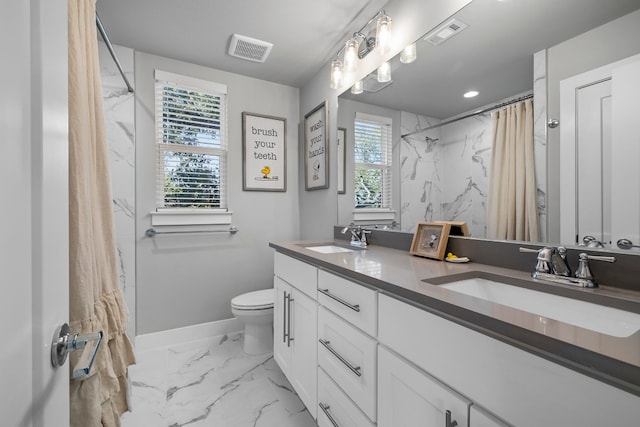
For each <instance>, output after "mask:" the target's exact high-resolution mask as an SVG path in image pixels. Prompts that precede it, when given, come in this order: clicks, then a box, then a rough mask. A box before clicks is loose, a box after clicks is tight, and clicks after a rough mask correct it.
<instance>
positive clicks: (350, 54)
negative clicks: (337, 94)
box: [329, 10, 391, 90]
mask: <svg viewBox="0 0 640 427" xmlns="http://www.w3.org/2000/svg"><path fill="white" fill-rule="evenodd" d="M374 23H375V36H374V35H373V34H374V33H373V30H374V29H373V28H370V27H373V24H374ZM374 48H377V49H378V50H379V51H380V53H381V55H385V54H386V53H388V52H389V50H390V49H391V18H389V16H387V14H386V13H385V12H384V10H380V11H379V12H378V13H376V15H375V16H374V17H373V18H371V19H370V20H369V22H367V23H366V25H364V26H363V27H362V28H360V30H358V31H356V32H355V33H353V37H352V38H350V39H349V40H347V42H346V43H345V44H344V46H342V48H341V49H340V50H339V51H338V53H337V54H336V59H334V60H333V61H332V62H331V70H330V72H331V77H330V81H329V87H330V88H331V89H340V87H341V86H342V78H343V75H344V73H352V72H354V71H356V70H357V68H358V62H359V60H360V59H362V58H364V57H365V56H367V55H368V54H369V53H370V52H371V51H372V50H373V49H374ZM341 58H342V60H341ZM381 68H382V70H383V74H382V76H381V75H380V71H378V76H379V77H378V78H379V79H380V78H383V79H385V78H386V79H387V80H379V81H380V82H387V81H390V80H391V68H390V67H389V65H388V64H387V65H386V66H385V65H384V64H383V65H382V66H381ZM380 76H381V77H380ZM357 85H358V83H356V84H354V86H356V90H358V87H357ZM362 86H364V84H362Z"/></svg>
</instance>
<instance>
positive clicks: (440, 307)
mask: <svg viewBox="0 0 640 427" xmlns="http://www.w3.org/2000/svg"><path fill="white" fill-rule="evenodd" d="M323 243H324V244H331V245H333V244H335V245H339V246H345V247H349V246H348V244H347V245H345V242H344V241H336V242H310V241H304V242H277V243H270V246H271V247H272V248H274V249H275V250H277V251H278V252H281V253H283V254H286V255H289V256H292V257H294V258H297V259H300V260H302V261H305V262H307V263H310V264H313V265H315V266H317V267H318V268H321V269H323V270H326V271H330V272H332V273H334V274H337V275H340V276H343V277H345V278H348V279H350V280H352V281H355V282H358V283H360V284H362V285H363V286H367V287H371V288H374V289H377V290H379V291H380V292H382V293H384V294H386V295H389V296H391V297H394V298H397V299H400V300H402V301H405V302H407V303H409V304H412V305H414V306H416V307H418V308H421V309H423V310H427V311H429V312H431V313H434V314H436V315H439V316H441V317H444V318H446V319H448V320H450V321H453V322H455V323H458V324H460V325H463V326H465V327H468V328H470V329H473V330H475V331H477V332H480V333H483V334H485V335H488V336H490V337H492V338H494V339H497V340H500V341H502V342H505V343H508V344H510V345H514V346H516V347H518V348H520V349H523V350H525V351H528V352H530V353H533V354H535V355H537V356H540V357H543V358H545V359H548V360H550V361H553V362H555V363H559V364H561V365H563V366H566V367H568V368H570V369H573V370H575V371H578V372H581V373H583V374H586V375H589V376H591V377H593V378H596V379H598V380H600V381H603V382H606V383H608V384H611V385H613V386H615V387H618V388H620V389H623V390H625V391H628V392H630V393H633V394H635V395H638V396H640V332H637V333H635V334H633V335H631V336H629V337H622V338H620V337H614V336H610V335H606V334H602V333H598V332H594V331H591V330H588V329H584V328H580V327H577V326H573V325H570V324H568V323H563V322H559V321H556V320H554V319H549V318H544V317H540V316H539V315H534V314H531V313H527V312H523V311H520V310H516V309H513V308H511V307H507V306H503V305H500V304H495V303H491V302H488V301H485V300H482V299H478V298H474V297H471V296H467V295H464V294H461V293H458V292H453V291H450V290H448V289H444V288H442V287H439V286H437V285H434V284H431V283H428V282H426V281H425V280H427V281H428V280H429V279H434V282H436V283H437V282H438V280H437V278H439V277H442V276H449V275H458V274H461V275H463V276H464V275H465V274H471V273H472V272H483V273H481V274H487V275H501V276H505V277H509V278H510V279H512V280H515V281H518V283H520V284H523V285H525V286H526V285H529V286H530V285H531V284H532V281H531V277H530V274H529V273H527V272H524V271H518V270H511V269H507V268H500V267H493V266H489V265H485V264H478V263H473V262H470V263H466V264H454V263H448V262H443V261H437V260H432V259H428V258H421V257H416V256H413V255H411V254H409V252H407V251H404V250H399V249H391V248H387V247H383V246H370V247H369V248H367V249H364V250H355V251H352V252H344V253H334V254H322V253H318V252H315V251H312V250H310V249H307V248H306V247H305V246H315V245H319V244H323ZM474 274H476V273H474ZM534 285H535V286H544V287H546V288H545V289H547V290H548V291H550V293H555V294H558V295H562V296H567V297H572V298H576V299H582V300H586V301H593V300H594V298H595V299H598V300H602V299H606V300H607V305H610V306H613V307H617V308H622V309H625V310H627V311H632V312H635V313H640V293H638V292H634V291H628V290H621V289H616V288H608V287H601V288H598V289H581V288H572V287H567V286H564V285H555V284H551V283H534Z"/></svg>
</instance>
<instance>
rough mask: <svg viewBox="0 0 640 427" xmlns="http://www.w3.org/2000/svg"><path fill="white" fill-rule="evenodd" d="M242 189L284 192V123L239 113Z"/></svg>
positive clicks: (285, 143) (285, 162)
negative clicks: (240, 118) (240, 123)
mask: <svg viewBox="0 0 640 427" xmlns="http://www.w3.org/2000/svg"><path fill="white" fill-rule="evenodd" d="M242 172H243V174H242V189H243V190H245V191H287V119H283V118H280V117H271V116H264V115H260V114H253V113H247V112H244V113H242Z"/></svg>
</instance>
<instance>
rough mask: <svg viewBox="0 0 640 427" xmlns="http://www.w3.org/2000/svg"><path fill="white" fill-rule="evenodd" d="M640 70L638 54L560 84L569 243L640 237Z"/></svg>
mask: <svg viewBox="0 0 640 427" xmlns="http://www.w3.org/2000/svg"><path fill="white" fill-rule="evenodd" d="M638 70H640V55H636V56H633V57H630V58H627V59H624V60H621V61H617V62H615V63H612V64H608V65H606V66H603V67H600V68H597V69H595V70H591V71H588V72H586V73H583V74H579V75H577V76H574V77H571V78H568V79H566V80H563V81H561V82H560V144H561V146H560V156H561V163H560V165H561V166H560V168H561V170H560V205H561V209H560V212H561V220H560V224H561V242H563V243H566V244H571V243H582V241H583V239H584V237H585V236H593V237H594V238H595V239H596V240H599V241H601V242H603V243H604V244H605V245H606V246H611V247H614V248H615V247H616V242H617V241H618V239H621V238H626V239H629V240H631V241H633V242H634V243H635V242H638V241H639V240H640V219H638V218H639V215H640V172H639V170H638V164H640V137H639V136H638V132H637V131H636V129H634V126H636V123H637V122H638V115H637V111H638V108H640V73H639V71H638ZM635 244H638V243H635Z"/></svg>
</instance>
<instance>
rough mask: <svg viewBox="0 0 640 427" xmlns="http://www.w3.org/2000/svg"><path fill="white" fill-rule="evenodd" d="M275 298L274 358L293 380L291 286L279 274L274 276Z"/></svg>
mask: <svg viewBox="0 0 640 427" xmlns="http://www.w3.org/2000/svg"><path fill="white" fill-rule="evenodd" d="M273 288H274V293H275V300H274V303H273V359H274V360H275V361H276V363H277V364H278V366H280V369H281V370H282V372H283V373H284V374H285V375H286V376H287V378H289V380H291V342H290V341H289V333H288V331H289V329H290V327H291V316H290V315H289V307H290V305H291V304H290V303H289V298H290V296H291V289H292V288H291V286H290V285H289V284H287V283H285V281H284V280H282V279H281V278H279V277H278V276H273Z"/></svg>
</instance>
